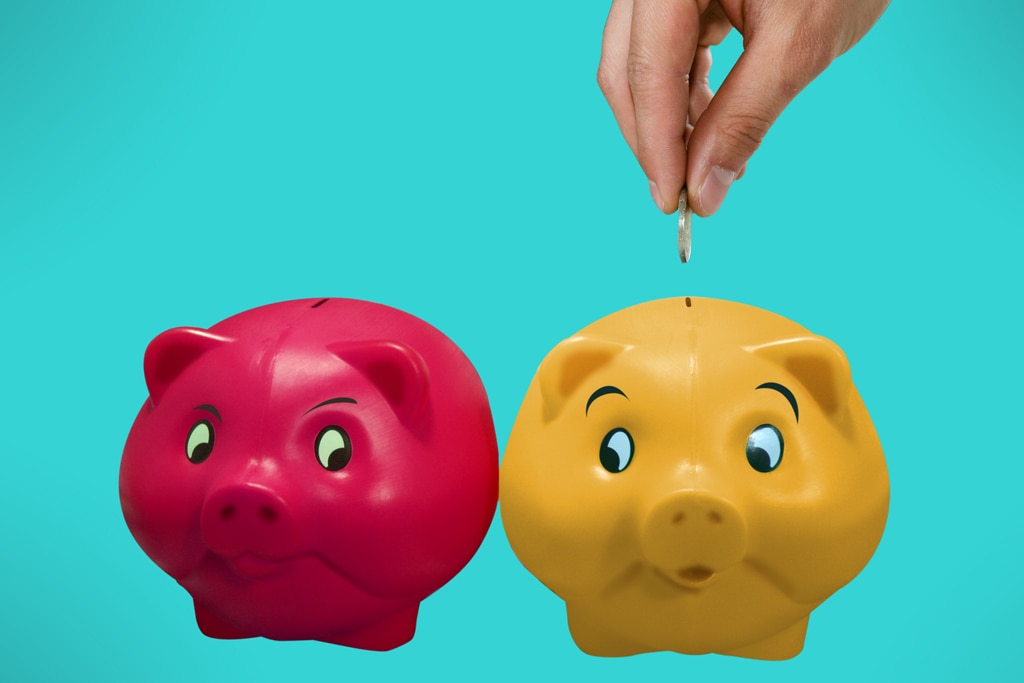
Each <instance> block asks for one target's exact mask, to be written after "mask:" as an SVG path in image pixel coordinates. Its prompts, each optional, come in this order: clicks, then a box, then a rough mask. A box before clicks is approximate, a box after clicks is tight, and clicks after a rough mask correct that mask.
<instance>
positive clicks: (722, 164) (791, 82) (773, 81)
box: [687, 29, 835, 216]
mask: <svg viewBox="0 0 1024 683" xmlns="http://www.w3.org/2000/svg"><path fill="white" fill-rule="evenodd" d="M834 49H835V48H834V44H833V43H832V42H830V41H827V40H825V41H819V40H815V39H813V38H810V37H809V36H808V35H807V34H806V33H805V32H803V31H802V30H799V29H797V30H787V31H783V32H780V33H777V34H771V33H761V32H759V33H757V34H756V35H755V36H754V37H752V38H751V39H750V40H749V43H748V45H747V47H746V49H745V50H744V51H743V54H742V55H740V58H739V59H738V60H737V62H736V65H735V66H734V67H733V69H732V71H731V72H730V73H729V75H728V76H727V77H726V79H725V81H724V82H723V83H722V86H721V88H719V89H718V92H717V93H716V94H715V96H714V98H713V99H712V100H711V102H710V103H709V104H708V105H707V108H706V109H705V110H704V112H703V114H702V115H701V116H700V119H699V120H698V121H696V124H695V126H694V130H693V133H692V134H691V136H690V140H689V159H688V169H687V170H688V174H689V178H690V183H689V187H688V190H689V195H690V201H691V203H692V205H693V209H694V211H695V212H696V213H698V214H699V215H701V216H709V215H711V214H713V213H714V212H715V211H717V210H718V208H719V207H720V206H721V204H722V200H724V199H725V195H726V193H727V192H728V191H729V188H730V186H731V185H732V183H733V181H734V180H736V178H737V177H738V176H739V175H740V174H741V173H742V172H743V170H744V168H745V165H746V163H747V160H748V159H750V157H751V155H753V153H754V151H755V150H757V148H758V146H760V144H761V141H762V140H763V139H764V136H765V135H766V134H767V132H768V129H769V128H770V127H771V125H772V124H773V123H774V122H775V120H776V119H777V118H778V116H779V114H780V113H781V112H782V110H783V109H784V108H785V107H786V105H788V104H789V103H790V101H792V99H793V97H795V96H796V94H797V93H798V92H800V91H801V90H802V89H803V88H804V87H805V86H806V85H807V84H808V83H810V82H811V80H813V79H814V77H815V76H817V75H818V74H819V73H821V71H823V70H824V69H825V67H826V66H828V64H829V62H830V61H831V60H832V58H833V57H834Z"/></svg>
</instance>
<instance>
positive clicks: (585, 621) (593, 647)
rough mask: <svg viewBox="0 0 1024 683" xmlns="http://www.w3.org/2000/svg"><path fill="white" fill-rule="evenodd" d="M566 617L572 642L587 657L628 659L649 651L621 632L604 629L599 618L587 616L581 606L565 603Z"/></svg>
mask: <svg viewBox="0 0 1024 683" xmlns="http://www.w3.org/2000/svg"><path fill="white" fill-rule="evenodd" d="M566 616H567V618H568V621H569V634H570V635H571V636H572V640H573V642H574V643H576V647H578V648H579V649H580V650H582V651H583V652H586V653H587V654H588V655H593V656H595V657H628V656H630V655H636V654H640V653H641V652H649V651H650V648H645V647H643V646H641V645H640V644H638V643H634V642H631V641H630V640H629V639H628V638H627V637H626V635H625V634H623V633H622V632H620V631H613V630H611V629H609V628H607V627H605V626H604V625H603V624H602V623H601V620H600V619H599V618H595V617H594V616H592V615H589V614H588V613H587V610H586V608H585V607H583V606H582V605H576V604H574V603H567V604H566Z"/></svg>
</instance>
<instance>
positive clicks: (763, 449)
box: [747, 425, 783, 472]
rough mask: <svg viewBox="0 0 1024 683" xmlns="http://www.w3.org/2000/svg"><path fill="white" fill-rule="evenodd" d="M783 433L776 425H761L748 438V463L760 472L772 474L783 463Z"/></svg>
mask: <svg viewBox="0 0 1024 683" xmlns="http://www.w3.org/2000/svg"><path fill="white" fill-rule="evenodd" d="M782 450H783V443H782V433H781V432H779V430H778V429H776V428H775V427H774V425H761V426H760V427H757V428H756V429H755V430H754V431H752V432H750V436H748V437H747V462H749V463H750V466H751V467H753V468H754V469H755V470H757V471H758V472H771V471H772V470H774V469H775V468H776V467H778V466H779V462H781V461H782Z"/></svg>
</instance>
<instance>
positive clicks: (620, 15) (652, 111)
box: [597, 0, 889, 216]
mask: <svg viewBox="0 0 1024 683" xmlns="http://www.w3.org/2000/svg"><path fill="white" fill-rule="evenodd" d="M888 4H889V0H613V2H612V7H611V11H610V12H609V13H608V22H607V24H606V25H605V29H604V41H603V44H602V49H601V65H600V67H599V68H598V74H597V80H598V83H599V84H600V86H601V90H602V92H603V93H604V96H605V99H607V100H608V104H610V105H611V108H612V112H613V113H614V114H615V119H616V121H618V124H619V128H620V129H621V130H622V135H623V136H624V137H625V138H626V142H627V143H629V146H630V148H631V149H632V150H633V154H635V155H636V158H637V160H638V161H639V162H640V166H641V167H642V168H643V170H644V173H646V174H647V178H648V181H649V182H650V185H651V196H652V197H653V198H654V202H655V203H656V204H657V205H658V207H659V208H660V209H661V210H662V211H664V212H665V213H671V212H672V211H674V210H675V209H676V207H677V205H678V200H679V193H680V191H681V189H682V187H683V185H684V183H685V184H686V186H687V196H688V200H689V202H690V206H691V207H692V208H693V210H694V211H695V212H696V213H698V214H699V215H701V216H709V215H711V214H713V213H714V212H715V211H717V210H718V207H719V206H721V204H722V200H723V199H725V195H726V192H728V191H729V187H730V185H731V184H732V182H733V181H734V180H735V179H736V178H738V177H740V176H741V175H742V174H743V171H744V170H745V168H746V164H747V160H748V159H750V157H751V155H752V154H753V153H754V151H755V150H756V149H757V148H758V146H759V145H760V144H761V140H763V139H764V136H765V134H766V133H767V132H768V129H769V128H770V127H771V125H772V124H773V123H774V122H775V119H776V118H778V116H779V114H780V113H781V112H782V110H783V109H784V108H785V107H786V105H787V104H789V102H790V101H791V100H792V99H793V98H794V97H795V96H796V94H797V93H798V92H800V91H801V90H802V89H803V88H804V87H805V86H806V85H807V84H808V83H810V82H811V81H812V80H813V79H814V78H815V76H817V75H818V74H819V73H821V72H822V71H824V69H825V67H827V66H828V65H829V64H831V63H832V60H833V59H835V58H836V57H838V56H839V55H841V54H842V53H844V52H846V51H847V50H848V49H850V48H851V47H853V45H854V44H855V43H856V42H857V41H858V40H860V39H861V38H862V37H863V36H864V34H865V33H867V32H868V29H870V28H871V26H872V25H873V24H874V23H875V22H876V21H877V20H878V17H880V16H881V14H882V12H883V11H884V10H885V8H886V6H887V5H888ZM734 27H735V28H736V29H737V30H738V31H739V32H740V33H741V34H742V35H743V46H744V49H743V53H742V54H741V55H740V58H739V59H738V60H737V61H736V64H735V66H733V68H732V71H730V72H729V75H728V76H727V77H726V79H725V81H724V82H723V83H722V87H721V88H720V89H719V91H718V93H717V94H715V93H713V92H711V86H710V85H709V83H708V75H709V73H710V71H711V48H710V46H712V45H717V44H719V43H720V42H721V41H722V40H723V39H724V38H725V37H726V36H727V35H728V34H729V31H731V30H732V29H733V28H734Z"/></svg>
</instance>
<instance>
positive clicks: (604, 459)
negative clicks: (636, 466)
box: [601, 427, 633, 474]
mask: <svg viewBox="0 0 1024 683" xmlns="http://www.w3.org/2000/svg"><path fill="white" fill-rule="evenodd" d="M632 459H633V437H632V436H630V435H629V432H627V431H626V430H625V429H623V428H622V427H619V428H617V429H613V430H612V431H610V432H608V434H607V435H605V437H604V441H602V442H601V466H602V467H604V468H605V469H606V470H608V471H609V472H611V473H612V474H617V473H619V472H621V471H622V470H624V469H626V468H627V467H628V466H629V462H630V461H631V460H632Z"/></svg>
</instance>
